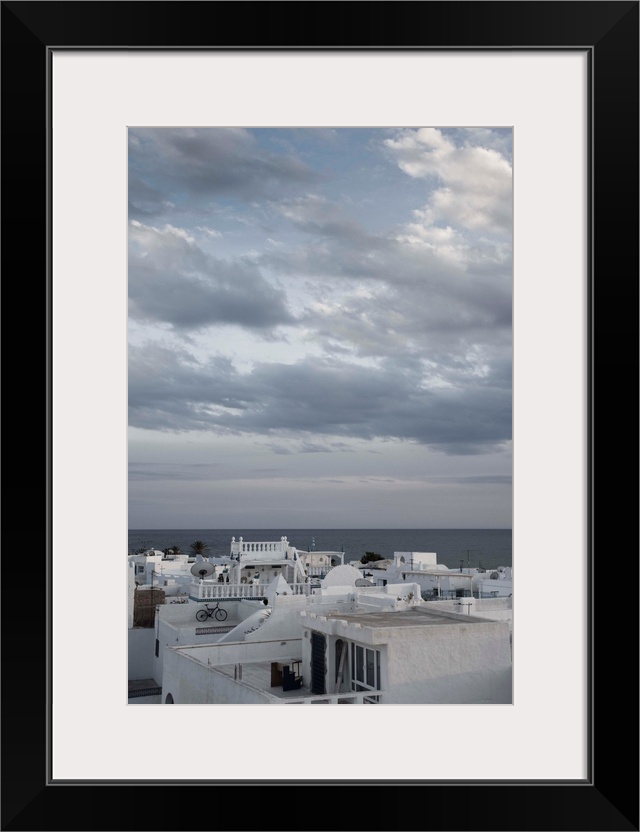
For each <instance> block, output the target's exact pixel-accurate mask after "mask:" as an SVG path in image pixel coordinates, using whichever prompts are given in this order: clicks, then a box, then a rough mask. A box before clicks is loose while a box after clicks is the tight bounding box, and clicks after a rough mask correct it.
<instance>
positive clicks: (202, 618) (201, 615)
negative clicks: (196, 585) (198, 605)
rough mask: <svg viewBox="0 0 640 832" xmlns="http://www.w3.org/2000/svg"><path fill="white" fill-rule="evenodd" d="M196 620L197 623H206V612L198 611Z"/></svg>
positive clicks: (207, 614) (207, 615)
mask: <svg viewBox="0 0 640 832" xmlns="http://www.w3.org/2000/svg"><path fill="white" fill-rule="evenodd" d="M196 618H197V619H198V621H206V620H207V618H209V613H208V612H207V611H206V610H198V612H197V613H196Z"/></svg>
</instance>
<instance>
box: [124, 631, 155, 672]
mask: <svg viewBox="0 0 640 832" xmlns="http://www.w3.org/2000/svg"><path fill="white" fill-rule="evenodd" d="M127 632H128V638H129V643H128V650H127V664H128V676H129V679H155V681H156V682H157V683H158V684H160V678H161V677H160V676H158V675H156V670H155V665H154V656H153V651H154V645H155V638H156V632H155V630H154V628H153V627H132V628H131V629H129V630H128V631H127Z"/></svg>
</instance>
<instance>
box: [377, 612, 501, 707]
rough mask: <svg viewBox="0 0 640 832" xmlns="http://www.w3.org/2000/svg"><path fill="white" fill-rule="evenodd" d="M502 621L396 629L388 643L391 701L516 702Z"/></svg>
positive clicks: (398, 702)
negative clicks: (513, 697)
mask: <svg viewBox="0 0 640 832" xmlns="http://www.w3.org/2000/svg"><path fill="white" fill-rule="evenodd" d="M511 671H512V666H511V651H510V646H509V626H508V624H506V623H503V622H495V623H494V622H489V621H487V622H483V623H481V624H480V623H473V624H469V625H465V624H459V625H452V626H447V625H440V626H437V627H421V628H409V629H408V630H406V629H401V630H396V631H395V633H393V632H390V634H389V642H388V665H387V673H388V679H387V680H386V682H385V679H384V674H383V686H386V687H387V690H388V694H387V696H386V697H385V703H387V704H394V703H395V704H412V703H421V704H484V703H496V704H497V703H500V704H511V702H512V685H511Z"/></svg>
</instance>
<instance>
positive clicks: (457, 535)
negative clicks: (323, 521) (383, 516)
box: [129, 528, 512, 569]
mask: <svg viewBox="0 0 640 832" xmlns="http://www.w3.org/2000/svg"><path fill="white" fill-rule="evenodd" d="M282 535H286V536H287V539H288V540H289V542H290V543H291V545H292V546H296V547H297V548H298V549H309V547H310V546H311V543H312V541H315V549H316V550H317V551H329V552H340V551H342V550H343V549H344V552H345V563H348V562H349V561H350V560H358V559H360V558H361V557H362V556H363V555H364V554H365V552H375V553H376V554H379V555H382V556H383V557H385V558H389V557H393V553H394V552H435V553H436V554H437V556H438V563H442V564H445V565H446V566H448V567H450V568H452V569H453V568H457V567H459V566H460V561H463V565H464V566H467V565H469V566H479V565H480V566H483V567H484V568H486V569H494V568H496V567H498V566H512V549H511V529H335V530H331V529H284V528H283V529H129V552H134V551H136V550H137V549H140V548H143V549H150V548H154V549H165V548H169V547H170V546H180V548H181V549H182V551H183V552H187V553H188V552H189V551H190V550H189V544H190V543H193V541H195V540H203V541H204V542H205V543H207V544H208V545H209V551H210V554H211V555H212V556H215V557H219V556H221V555H228V554H229V547H230V544H231V538H232V537H233V536H235V538H236V540H237V539H238V538H239V537H243V538H244V539H245V540H247V541H251V540H256V541H259V540H262V541H267V540H279V539H280V538H281V537H282Z"/></svg>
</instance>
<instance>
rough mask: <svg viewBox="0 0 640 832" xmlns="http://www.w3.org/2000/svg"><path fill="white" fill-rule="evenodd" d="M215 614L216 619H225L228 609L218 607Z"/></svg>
mask: <svg viewBox="0 0 640 832" xmlns="http://www.w3.org/2000/svg"><path fill="white" fill-rule="evenodd" d="M215 616H216V619H217V620H218V621H224V620H225V618H226V617H227V611H226V610H223V609H222V608H221V607H220V608H219V609H217V610H216V612H215Z"/></svg>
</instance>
